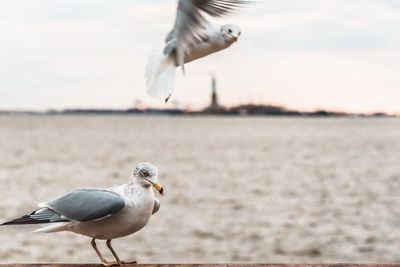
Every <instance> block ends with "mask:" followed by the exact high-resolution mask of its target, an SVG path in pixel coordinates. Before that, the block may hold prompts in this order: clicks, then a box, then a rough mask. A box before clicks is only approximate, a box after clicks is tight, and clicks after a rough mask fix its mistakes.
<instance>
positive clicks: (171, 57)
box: [146, 0, 250, 102]
mask: <svg viewBox="0 0 400 267" xmlns="http://www.w3.org/2000/svg"><path fill="white" fill-rule="evenodd" d="M248 3H250V2H249V1H241V0H179V2H178V11H177V14H176V20H175V26H174V28H173V29H172V31H171V32H170V33H169V34H168V36H167V38H166V40H165V46H164V49H163V51H162V52H161V51H156V52H154V53H153V54H152V55H151V56H150V57H149V60H148V62H147V66H146V85H147V92H148V93H149V94H150V95H151V96H153V97H155V98H159V99H164V100H165V102H167V101H168V99H169V98H170V97H171V93H172V90H173V87H174V80H175V68H176V67H178V66H181V67H182V71H183V73H184V74H185V63H188V62H191V61H193V60H196V59H198V58H202V57H205V56H207V55H209V54H212V53H215V52H218V51H220V50H223V49H225V48H228V47H229V46H231V45H232V44H233V43H234V42H236V41H237V40H238V38H239V36H240V34H241V29H240V28H239V27H238V26H236V25H233V24H228V25H223V26H221V27H216V26H213V25H211V24H210V23H209V22H208V21H207V19H206V17H205V14H208V15H210V16H212V17H220V16H223V15H226V14H229V13H231V12H233V11H235V10H236V9H237V8H239V7H241V6H243V5H245V4H248Z"/></svg>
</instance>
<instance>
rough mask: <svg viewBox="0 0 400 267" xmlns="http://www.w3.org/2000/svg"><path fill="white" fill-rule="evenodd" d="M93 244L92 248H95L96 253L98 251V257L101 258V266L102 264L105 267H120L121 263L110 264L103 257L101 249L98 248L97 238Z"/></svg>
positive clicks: (113, 262) (93, 240)
mask: <svg viewBox="0 0 400 267" xmlns="http://www.w3.org/2000/svg"><path fill="white" fill-rule="evenodd" d="M91 244H92V247H93V249H94V251H96V254H97V256H99V258H100V260H101V264H102V265H103V266H105V267H110V266H114V265H120V263H119V262H118V261H112V262H109V261H107V260H106V259H105V258H104V257H103V255H101V253H100V251H99V249H98V248H97V245H96V241H95V238H93V239H92V242H91ZM107 245H108V244H107Z"/></svg>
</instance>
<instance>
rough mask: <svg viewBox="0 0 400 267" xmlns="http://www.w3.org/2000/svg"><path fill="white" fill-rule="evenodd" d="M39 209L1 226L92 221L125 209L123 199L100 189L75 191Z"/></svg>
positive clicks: (42, 205)
mask: <svg viewBox="0 0 400 267" xmlns="http://www.w3.org/2000/svg"><path fill="white" fill-rule="evenodd" d="M39 207H40V208H39V209H37V210H35V211H33V212H31V213H29V214H26V215H24V216H22V217H20V218H17V219H15V220H12V221H9V222H6V223H3V224H2V225H13V224H42V223H55V222H70V221H81V222H86V221H92V220H98V219H101V218H104V217H106V216H109V215H112V214H115V213H117V212H119V211H121V210H122V209H123V208H124V207H125V201H124V199H123V198H122V197H121V196H119V195H118V194H117V193H114V192H111V191H106V190H101V189H77V190H74V191H72V192H70V193H68V194H65V195H63V196H61V197H58V198H56V199H54V200H52V201H50V202H46V203H43V204H40V205H39Z"/></svg>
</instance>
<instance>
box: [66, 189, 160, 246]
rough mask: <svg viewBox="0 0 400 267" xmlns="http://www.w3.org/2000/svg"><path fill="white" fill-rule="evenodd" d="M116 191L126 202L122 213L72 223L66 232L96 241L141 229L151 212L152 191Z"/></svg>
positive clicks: (125, 234)
mask: <svg viewBox="0 0 400 267" xmlns="http://www.w3.org/2000/svg"><path fill="white" fill-rule="evenodd" d="M115 191H117V190H115ZM118 191H119V192H118V193H119V194H121V195H122V194H124V195H123V197H124V199H125V202H126V206H125V208H124V209H123V210H122V211H120V212H119V213H117V214H114V215H111V216H109V217H106V218H104V219H100V220H96V221H91V222H76V223H73V224H71V226H70V227H69V229H68V230H70V231H72V232H75V233H79V234H83V235H86V236H90V237H93V238H96V239H115V238H119V237H123V236H127V235H130V234H133V233H135V232H137V231H139V230H140V229H142V228H143V227H144V226H145V225H146V224H147V222H148V221H149V219H150V217H151V214H152V211H153V207H154V198H155V197H154V193H153V190H152V189H151V188H143V187H142V186H135V187H134V188H129V187H126V188H123V190H118Z"/></svg>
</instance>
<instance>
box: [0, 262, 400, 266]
mask: <svg viewBox="0 0 400 267" xmlns="http://www.w3.org/2000/svg"><path fill="white" fill-rule="evenodd" d="M101 266H102V265H100V264H95V263H90V264H86V263H85V264H83V263H82V264H79V263H78V264H68V263H61V264H60V263H44V264H36V263H35V264H18V263H17V264H0V267H101ZM121 267H400V263H399V264H352V263H343V264H342V263H334V264H252V263H250V264H245V263H243V264H124V265H121Z"/></svg>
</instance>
